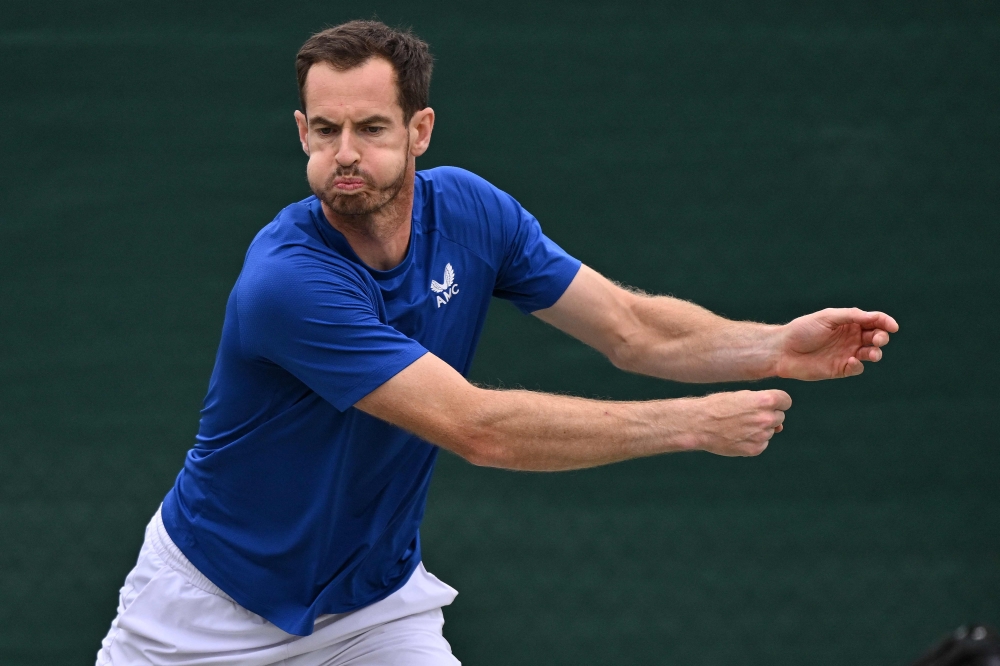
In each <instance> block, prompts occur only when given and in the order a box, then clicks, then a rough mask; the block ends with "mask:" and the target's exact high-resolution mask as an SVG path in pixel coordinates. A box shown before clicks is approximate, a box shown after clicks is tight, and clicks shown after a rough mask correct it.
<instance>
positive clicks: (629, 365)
mask: <svg viewBox="0 0 1000 666" xmlns="http://www.w3.org/2000/svg"><path fill="white" fill-rule="evenodd" d="M604 355H605V356H607V357H608V360H609V361H611V365H613V366H615V367H616V368H618V369H619V370H624V371H625V372H632V371H633V368H634V367H635V359H636V356H637V353H636V347H635V345H634V343H631V342H630V341H629V340H627V339H625V338H622V339H621V340H617V341H615V344H614V345H613V346H611V347H610V348H609V349H608V350H607V351H606V352H605V354H604Z"/></svg>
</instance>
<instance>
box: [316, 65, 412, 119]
mask: <svg viewBox="0 0 1000 666" xmlns="http://www.w3.org/2000/svg"><path fill="white" fill-rule="evenodd" d="M303 93H304V97H305V103H306V110H307V114H308V115H310V116H311V115H313V114H314V113H319V112H322V113H323V115H327V114H330V113H336V112H338V111H339V113H352V114H353V113H371V112H376V111H377V112H380V113H383V114H385V113H387V112H391V115H392V116H396V115H397V114H402V109H401V108H400V106H399V99H398V96H397V92H396V73H395V71H394V70H393V68H392V65H391V64H390V63H389V62H388V61H386V60H383V59H382V58H371V59H369V60H368V61H367V62H365V63H364V64H363V65H360V66H359V67H354V68H351V69H348V70H338V69H335V68H334V67H333V66H331V65H329V64H327V63H322V62H320V63H316V64H315V65H313V66H312V67H310V68H309V72H308V73H307V74H306V81H305V87H304V90H303Z"/></svg>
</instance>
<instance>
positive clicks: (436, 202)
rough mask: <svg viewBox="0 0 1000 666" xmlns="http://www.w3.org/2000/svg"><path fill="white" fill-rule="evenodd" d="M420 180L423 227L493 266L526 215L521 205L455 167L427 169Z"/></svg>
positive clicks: (472, 175) (492, 186)
mask: <svg viewBox="0 0 1000 666" xmlns="http://www.w3.org/2000/svg"><path fill="white" fill-rule="evenodd" d="M419 176H420V181H419V182H420V187H421V188H422V191H421V194H422V206H423V209H424V213H423V215H422V217H423V226H424V227H425V228H426V229H427V230H428V231H436V232H438V233H440V234H442V235H443V236H445V237H446V238H448V239H450V240H452V241H454V242H456V243H459V244H461V245H464V246H465V247H467V248H469V249H470V250H472V251H474V252H476V253H479V254H481V256H483V257H484V258H485V257H490V259H489V263H491V264H493V263H495V262H496V258H497V257H498V256H500V255H502V253H503V248H505V247H506V246H507V245H508V243H509V241H510V238H511V237H512V235H513V234H514V233H515V230H516V228H517V226H518V224H519V223H520V220H521V218H522V216H523V215H524V214H525V212H524V209H523V208H521V205H520V204H519V203H518V202H517V201H516V200H515V199H514V198H513V197H512V196H510V195H509V194H507V193H506V192H504V191H503V190H501V189H500V188H498V187H496V186H494V185H493V184H492V183H490V182H488V181H487V180H486V179H484V178H482V177H480V176H477V175H476V174H474V173H472V172H471V171H466V170H465V169H460V168H458V167H438V168H436V169H429V170H427V171H421V172H420V173H419Z"/></svg>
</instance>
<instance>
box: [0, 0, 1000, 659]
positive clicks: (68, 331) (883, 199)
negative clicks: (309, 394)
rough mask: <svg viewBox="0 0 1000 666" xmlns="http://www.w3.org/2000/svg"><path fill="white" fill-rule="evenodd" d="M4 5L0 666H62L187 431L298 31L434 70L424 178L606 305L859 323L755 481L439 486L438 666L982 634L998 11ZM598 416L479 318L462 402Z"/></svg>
mask: <svg viewBox="0 0 1000 666" xmlns="http://www.w3.org/2000/svg"><path fill="white" fill-rule="evenodd" d="M291 4H293V3H268V4H264V3H259V5H255V6H246V7H239V6H237V4H236V3H216V6H215V7H212V6H205V4H204V3H200V2H198V3H195V2H147V3H141V4H140V3H125V2H89V3H78V2H74V3H71V2H62V3H60V2H52V3H28V2H23V1H19V2H6V3H4V4H3V6H2V7H0V114H2V115H0V117H2V119H3V122H2V124H0V176H2V184H0V663H2V664H4V665H21V664H24V665H27V664H32V665H36V664H37V665H40V664H60V665H62V664H90V663H93V657H94V653H95V652H96V650H97V647H98V644H99V642H100V639H101V637H102V636H103V635H104V633H105V631H106V629H107V626H108V623H109V622H110V620H111V618H112V617H113V615H114V610H115V604H116V597H117V590H118V587H119V586H120V585H121V582H122V579H123V578H124V576H125V574H126V572H127V571H128V569H129V568H130V566H131V564H132V563H133V562H134V559H135V556H136V553H137V551H138V547H139V544H140V542H141V539H142V529H143V526H144V524H145V523H146V521H147V520H148V519H149V516H150V515H151V514H152V513H153V511H154V510H155V509H156V506H157V504H158V502H159V501H160V499H161V498H162V496H163V494H164V493H165V492H166V490H167V489H168V488H169V487H170V484H171V483H172V481H173V477H174V476H175V474H176V473H177V471H178V469H179V468H180V465H181V463H182V460H183V456H184V452H185V450H186V449H187V448H188V447H189V446H190V444H191V442H192V438H193V435H194V433H195V430H196V427H197V418H198V409H199V406H200V401H201V398H202V396H203V393H204V390H205V388H206V385H207V381H208V376H209V373H210V372H211V368H212V362H213V357H214V353H215V347H216V344H217V341H218V336H219V330H220V326H221V322H222V316H223V307H224V303H225V299H226V297H227V295H228V292H229V289H230V287H231V286H232V283H233V281H234V279H235V277H236V275H237V273H238V271H239V268H240V264H241V260H242V256H243V253H244V252H245V250H246V247H247V245H248V243H249V241H250V239H251V238H252V237H253V235H254V233H255V232H256V231H257V229H259V228H260V227H261V226H263V225H264V224H266V223H267V222H268V221H270V219H271V218H272V217H273V215H274V214H275V213H276V211H277V210H279V209H280V208H281V207H283V206H284V205H286V204H287V203H289V202H291V201H293V200H297V199H299V198H302V197H304V196H306V195H307V194H308V191H307V188H306V185H305V179H304V172H303V169H304V157H303V156H302V155H301V152H300V150H299V148H298V145H297V141H296V138H295V134H294V127H293V123H292V111H293V109H294V108H295V106H296V94H295V83H294V73H293V59H294V54H295V51H296V50H297V48H298V46H299V45H300V44H301V42H302V41H303V40H304V39H305V38H306V37H307V36H308V35H309V34H310V33H311V32H313V31H315V30H317V29H319V28H321V27H323V26H324V25H328V24H333V23H337V22H340V21H342V20H345V19H349V18H356V17H370V16H372V15H373V14H374V13H376V12H377V14H378V16H379V17H380V18H382V19H384V20H386V21H387V22H390V23H393V24H400V23H405V24H409V25H412V26H414V28H415V29H416V30H417V32H418V33H419V34H420V35H422V36H423V37H424V38H425V39H427V40H428V41H429V42H430V43H431V45H432V49H433V51H434V53H435V54H436V57H437V69H436V73H435V80H434V85H433V88H432V105H433V106H434V108H435V109H436V111H437V114H438V126H437V130H436V132H435V136H434V143H433V145H432V148H431V150H430V152H429V153H428V155H427V156H426V157H424V158H422V159H421V161H420V163H419V164H420V166H422V167H430V166H434V165H438V164H454V165H459V166H463V167H466V168H468V169H471V170H473V171H475V172H477V173H479V174H480V175H482V176H484V177H486V178H487V179H489V180H491V181H492V182H493V183H495V184H496V185H498V186H500V187H501V188H503V189H505V190H507V191H509V192H510V193H512V194H513V195H515V196H516V197H517V198H518V199H520V201H521V202H522V203H523V204H524V205H525V206H526V207H527V208H528V209H529V210H531V211H532V212H534V213H535V214H536V215H537V217H538V218H539V219H540V220H541V221H542V224H543V226H544V228H545V229H546V231H547V233H548V234H549V235H550V236H551V237H552V238H554V239H555V240H556V241H557V242H559V243H561V244H562V245H563V246H564V247H565V248H566V249H567V250H569V251H570V252H572V253H573V254H575V255H576V256H578V257H579V258H581V259H582V260H583V261H585V262H586V263H588V264H590V265H591V266H593V267H595V268H597V269H598V270H600V271H602V272H604V273H605V274H607V275H609V276H610V277H612V278H614V279H616V280H619V281H622V282H626V283H629V284H632V285H636V286H638V287H641V288H643V289H646V290H648V291H654V292H661V293H672V294H675V295H677V296H680V297H682V298H686V299H691V300H694V301H696V302H699V303H701V304H703V305H705V306H707V307H710V308H712V309H713V310H715V311H717V312H720V313H723V314H725V315H727V316H730V317H734V318H743V319H755V320H759V321H774V322H780V321H787V320H788V319H791V318H793V317H794V316H797V315H798V314H802V313H805V312H807V311H810V310H813V309H817V308H821V307H825V306H843V305H858V306H860V307H864V308H871V309H882V310H885V311H887V312H890V313H891V314H893V315H894V316H895V317H896V318H897V319H898V321H899V322H900V324H901V327H902V331H901V332H900V333H899V335H897V336H895V337H894V339H893V341H892V344H891V345H890V347H889V348H888V349H887V353H886V358H885V360H884V362H882V363H880V364H878V365H875V366H870V367H869V369H868V370H867V371H866V373H865V374H864V375H863V376H862V377H860V378H855V379H850V380H843V381H838V382H824V383H817V384H796V383H791V382H782V381H768V382H761V383H759V384H758V385H757V386H758V387H771V386H777V387H781V388H784V389H786V390H788V391H789V392H790V393H791V394H792V396H793V398H794V399H795V406H794V407H793V409H792V410H791V412H790V413H789V415H788V421H787V425H786V427H787V429H786V432H784V433H782V434H780V435H779V436H778V437H777V438H776V439H775V441H774V443H773V444H772V446H771V447H770V448H769V449H768V451H767V452H766V454H765V455H763V456H762V457H760V458H757V459H750V460H729V459H721V458H715V457H711V456H709V455H700V454H691V455H678V456H670V457H663V458H658V459H651V460H643V461H637V462H632V463H626V464H620V465H616V466H612V467H609V468H604V469H598V470H591V471H586V472H578V473H572V474H554V475H540V474H516V473H509V472H501V471H495V470H484V469H477V468H473V467H472V466H470V465H468V464H465V463H464V462H462V461H460V460H458V459H456V458H454V457H452V456H448V455H446V456H444V457H443V459H442V461H441V464H440V466H439V469H438V472H437V475H436V478H435V482H434V487H433V490H432V496H431V500H430V504H429V507H428V511H427V519H426V523H425V528H424V532H423V534H424V548H425V559H426V562H427V564H428V567H429V568H430V569H431V570H432V571H434V572H436V573H438V574H439V575H440V576H441V577H442V578H443V579H444V580H446V581H448V582H450V583H451V584H452V585H454V586H455V587H457V588H458V589H459V590H460V591H461V595H460V596H459V598H458V600H457V601H456V603H455V604H454V605H453V606H452V607H451V608H449V609H448V611H447V613H446V619H447V625H446V627H445V632H446V636H447V638H448V639H449V640H450V641H451V642H452V644H453V646H454V649H455V651H456V654H457V655H458V656H459V658H460V659H462V660H463V661H464V662H465V663H467V664H475V665H478V666H488V665H491V664H497V665H499V664H552V665H559V664H567V665H569V664H573V665H579V664H637V665H638V664H691V665H700V664H704V665H709V664H730V663H732V664H761V665H764V664H767V665H768V666H773V665H783V664H788V665H799V664H804V663H809V664H816V665H819V666H823V665H830V666H833V665H841V664H859V665H861V664H873V665H874V664H884V665H895V664H898V665H900V666H903V665H905V664H907V663H908V662H910V661H912V660H913V659H914V658H915V657H916V656H917V655H918V654H920V653H921V652H922V651H923V650H924V649H926V648H927V647H928V646H929V645H930V644H931V643H933V642H934V641H936V640H937V639H938V638H939V637H940V636H941V635H942V634H943V633H945V632H947V631H949V630H950V629H952V628H954V627H955V626H957V625H958V624H961V623H963V622H969V621H974V620H979V621H986V622H991V623H993V624H994V625H997V624H1000V499H998V496H997V481H998V470H1000V448H998V441H997V436H996V427H995V423H994V416H995V414H996V412H997V409H996V399H997V396H998V390H997V382H996V373H997V370H998V358H997V352H996V330H997V326H998V324H1000V316H998V313H997V308H998V305H1000V278H998V275H997V270H996V268H992V269H991V268H990V266H991V265H993V266H995V264H991V263H990V262H991V261H992V260H994V258H995V255H996V254H997V251H998V236H1000V234H998V231H997V228H998V223H1000V220H998V213H1000V159H998V158H1000V6H998V5H997V4H996V3H992V2H986V1H980V2H947V3H946V2H906V3H904V2H871V1H861V0H849V1H844V2H835V3H830V2H826V3H819V2H815V3H799V2H777V1H775V2H767V3H738V2H732V3H724V2H713V1H708V2H689V3H685V4H676V3H654V2H650V3H648V4H642V3H631V4H622V3H600V2H589V3H587V2H577V3H568V4H566V5H559V4H554V3H550V2H546V1H544V0H534V1H532V2H510V3H503V4H499V3H498V4H490V5H480V6H474V5H470V4H469V3H462V2H453V1H449V2H434V3H431V2H423V3H419V4H418V3H397V4H391V3H388V2H387V3H374V4H373V3H368V2H362V3H360V4H355V5H353V6H352V7H347V6H346V3H344V4H341V3H315V2H300V3H294V7H287V6H285V5H291ZM473 375H474V379H476V380H478V381H481V382H488V383H493V384H502V385H504V386H524V387H527V388H532V389H540V390H548V391H559V392H567V393H574V394H579V395H586V396H593V397H608V398H616V399H636V398H655V397H669V396H680V395H694V394H701V393H704V392H709V391H714V390H719V389H720V388H728V387H718V386H711V387H699V386H681V385H676V384H671V383H667V382H661V381H656V380H651V379H646V378H640V377H635V376H629V375H625V374H623V373H621V372H618V371H616V370H615V369H614V368H612V367H611V366H610V364H609V363H607V362H606V361H604V360H603V359H602V358H600V357H599V356H598V355H597V354H596V353H594V352H592V351H590V350H588V349H586V348H584V347H583V346H582V345H580V344H578V343H576V342H574V341H572V340H570V339H568V338H566V337H565V336H562V335H561V334H559V333H558V332H555V331H552V330H549V329H547V328H546V327H545V326H544V325H543V324H541V323H540V322H538V321H536V320H534V319H533V318H530V317H523V316H521V315H519V314H518V313H517V312H516V311H515V310H514V309H513V308H512V307H510V306H509V305H507V304H506V303H497V304H496V307H495V308H494V311H493V312H492V313H491V315H490V319H489V322H488V326H487V330H486V333H485V335H484V339H483V342H482V345H481V348H480V352H479V356H478V360H477V363H476V365H475V368H474V371H473Z"/></svg>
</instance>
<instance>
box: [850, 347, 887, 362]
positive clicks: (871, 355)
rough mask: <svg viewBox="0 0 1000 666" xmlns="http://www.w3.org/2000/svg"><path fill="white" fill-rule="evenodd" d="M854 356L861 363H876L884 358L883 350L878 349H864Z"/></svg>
mask: <svg viewBox="0 0 1000 666" xmlns="http://www.w3.org/2000/svg"><path fill="white" fill-rule="evenodd" d="M854 356H855V358H857V359H858V360H859V361H871V362H872V363H874V362H876V361H879V360H880V359H881V358H882V350H881V349H879V348H878V347H862V348H861V349H859V350H858V353H857V354H855V355H854Z"/></svg>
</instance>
